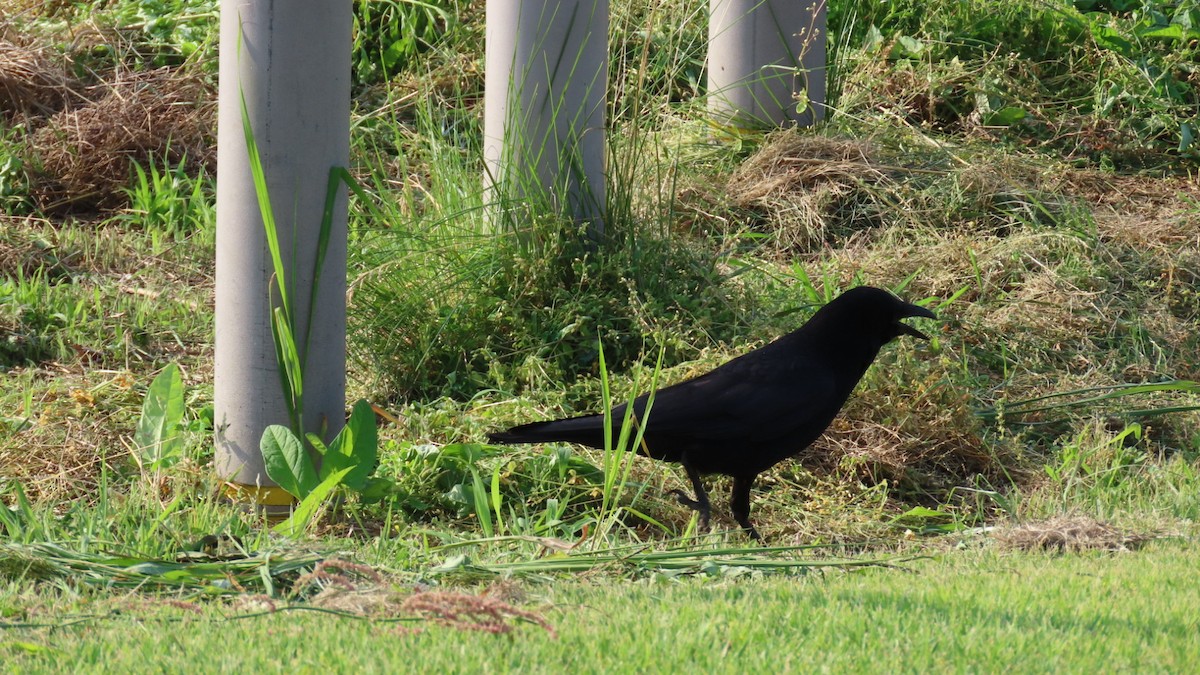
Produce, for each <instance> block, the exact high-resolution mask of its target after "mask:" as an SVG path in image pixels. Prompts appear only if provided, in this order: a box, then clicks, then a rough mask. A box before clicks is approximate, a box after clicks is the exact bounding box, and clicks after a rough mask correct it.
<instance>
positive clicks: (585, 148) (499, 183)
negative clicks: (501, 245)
mask: <svg viewBox="0 0 1200 675" xmlns="http://www.w3.org/2000/svg"><path fill="white" fill-rule="evenodd" d="M486 41H487V44H486V49H487V57H486V73H485V85H484V86H485V94H484V96H485V98H484V132H483V139H484V148H483V151H484V159H485V162H486V172H485V177H484V184H485V186H486V187H487V189H488V193H489V195H490V197H489V200H490V201H493V202H496V203H495V204H494V206H493V210H492V219H493V222H495V223H498V224H499V225H500V226H501V227H516V228H520V227H522V226H523V225H525V224H526V223H524V222H522V221H521V219H520V218H519V216H518V215H517V214H518V213H519V211H513V212H511V213H506V210H507V209H508V207H509V206H512V205H513V204H516V203H519V202H522V201H525V200H528V201H529V202H532V203H533V204H535V205H538V204H539V202H541V203H544V204H547V205H548V206H550V207H551V208H553V209H555V210H556V211H558V212H559V213H561V214H563V215H567V216H568V217H572V218H574V219H575V220H577V221H579V222H581V223H586V224H587V225H588V228H589V229H590V230H591V232H592V233H593V234H600V233H602V232H603V227H604V224H603V223H604V214H605V192H604V191H605V178H604V158H605V143H604V113H605V100H606V96H605V93H606V83H607V80H608V0H488V2H487V30H486Z"/></svg>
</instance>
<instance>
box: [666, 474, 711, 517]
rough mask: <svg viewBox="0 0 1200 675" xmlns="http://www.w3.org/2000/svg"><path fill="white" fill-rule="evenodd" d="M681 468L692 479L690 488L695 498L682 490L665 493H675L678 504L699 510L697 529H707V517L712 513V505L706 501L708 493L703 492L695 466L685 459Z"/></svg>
mask: <svg viewBox="0 0 1200 675" xmlns="http://www.w3.org/2000/svg"><path fill="white" fill-rule="evenodd" d="M682 464H683V470H684V471H686V472H687V475H688V478H689V479H691V481H692V489H694V490H695V491H696V498H695V499H692V498H690V497H688V496H687V494H685V493H684V491H683V490H671V491H670V492H668V493H667V494H669V495H675V499H677V500H679V503H680V504H683V505H684V506H686V507H688V508H691V509H695V510H696V511H699V512H700V523H699V528H698V529H699V530H707V529H708V517H709V515H710V514H711V513H712V507H711V505H710V504H709V503H708V494H706V493H705V492H704V485H702V484H701V483H700V472H699V471H696V467H694V466H692V465H691V463H690V462H688V461H687V460H686V459H684V460H683V461H682Z"/></svg>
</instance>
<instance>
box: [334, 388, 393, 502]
mask: <svg viewBox="0 0 1200 675" xmlns="http://www.w3.org/2000/svg"><path fill="white" fill-rule="evenodd" d="M378 457H379V435H378V431H377V430H376V428H375V412H374V411H373V410H372V409H371V404H370V403H367V402H366V401H365V400H363V399H359V401H358V402H357V403H355V404H354V409H353V410H352V411H351V412H350V420H349V421H347V422H346V426H344V427H342V430H341V431H340V432H338V435H337V437H336V438H334V439H333V442H332V443H330V444H329V449H328V450H327V451H326V452H325V460H324V462H323V463H322V464H321V478H322V479H324V478H325V476H326V475H328V474H329V473H330V472H332V471H338V470H341V469H351V471H350V473H349V474H347V476H346V479H345V481H344V482H345V484H346V487H348V488H350V489H351V490H353V491H355V492H362V490H363V488H364V487H365V486H366V484H367V478H368V477H369V476H370V475H371V472H372V471H374V470H375V463H376V461H377V459H378Z"/></svg>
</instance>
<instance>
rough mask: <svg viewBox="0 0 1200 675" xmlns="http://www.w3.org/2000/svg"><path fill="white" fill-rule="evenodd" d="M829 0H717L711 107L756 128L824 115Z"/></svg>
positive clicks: (804, 122)
mask: <svg viewBox="0 0 1200 675" xmlns="http://www.w3.org/2000/svg"><path fill="white" fill-rule="evenodd" d="M826 2H827V0H709V27H708V95H709V99H708V109H709V114H711V115H712V116H713V118H715V119H716V120H717V121H718V122H719V123H721V124H728V125H730V126H735V127H751V128H753V127H760V128H763V127H777V126H783V125H788V124H799V125H801V126H811V125H812V124H815V123H816V122H817V121H819V120H821V119H823V118H824V116H825V14H826V11H825V10H826V7H825V3H826ZM801 92H807V94H806V95H807V101H808V105H807V106H805V109H803V110H799V109H798V104H800V105H803V104H802V103H800V102H799V101H797V100H796V97H797V95H800V93H801Z"/></svg>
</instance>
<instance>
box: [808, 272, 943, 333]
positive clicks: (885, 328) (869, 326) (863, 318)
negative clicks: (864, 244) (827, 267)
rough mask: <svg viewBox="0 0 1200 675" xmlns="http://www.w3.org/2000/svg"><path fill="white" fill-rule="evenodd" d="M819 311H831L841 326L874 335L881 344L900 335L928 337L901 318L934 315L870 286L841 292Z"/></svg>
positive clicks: (933, 317)
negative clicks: (841, 323) (851, 327)
mask: <svg viewBox="0 0 1200 675" xmlns="http://www.w3.org/2000/svg"><path fill="white" fill-rule="evenodd" d="M822 311H828V312H830V313H831V314H835V315H837V316H838V317H839V318H840V320H841V321H842V322H844V323H845V325H849V326H853V327H854V328H855V329H857V330H859V331H863V332H866V333H868V334H870V335H871V336H872V337H875V338H877V339H878V340H879V344H881V345H882V344H887V343H888V342H891V341H892V340H894V339H896V338H897V337H899V336H901V335H911V336H913V337H918V338H921V339H922V340H928V339H929V336H928V335H926V334H924V333H922V332H921V331H919V330H917V329H916V328H913V327H912V326H910V325H908V324H906V323H904V321H903V319H907V318H910V317H917V316H919V317H924V318H926V319H936V318H937V315H935V314H934V313H933V312H931V311H929V310H928V309H925V308H924V307H921V306H919V305H914V304H912V303H908V302H905V301H903V300H901V299H900V298H897V297H896V296H895V295H892V294H891V293H889V292H888V291H885V290H883V289H881V288H873V287H871V286H859V287H857V288H852V289H850V290H848V291H846V292H845V293H842V294H841V295H839V296H838V297H836V298H834V299H833V301H832V302H830V303H829V304H828V305H826V306H825V308H824V309H823V310H822Z"/></svg>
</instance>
